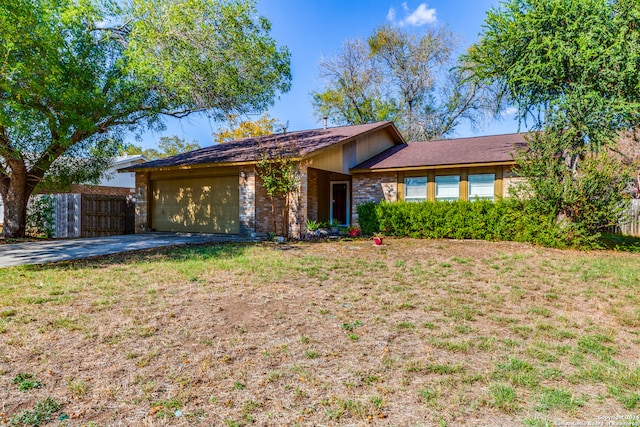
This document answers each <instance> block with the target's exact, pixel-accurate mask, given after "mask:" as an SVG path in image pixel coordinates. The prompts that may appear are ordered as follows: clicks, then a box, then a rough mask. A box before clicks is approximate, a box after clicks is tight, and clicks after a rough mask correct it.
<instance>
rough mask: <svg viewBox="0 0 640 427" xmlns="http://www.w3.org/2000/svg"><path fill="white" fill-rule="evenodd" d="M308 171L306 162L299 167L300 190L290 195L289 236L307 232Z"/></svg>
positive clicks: (298, 235)
mask: <svg viewBox="0 0 640 427" xmlns="http://www.w3.org/2000/svg"><path fill="white" fill-rule="evenodd" d="M308 171H309V168H308V166H307V165H306V164H301V165H300V166H299V168H298V173H299V177H300V180H299V182H298V191H296V192H294V193H292V194H290V195H289V201H290V206H289V236H291V237H295V238H300V237H301V236H302V235H303V234H304V233H305V232H306V222H307V210H308V209H307V202H308V188H309V180H308Z"/></svg>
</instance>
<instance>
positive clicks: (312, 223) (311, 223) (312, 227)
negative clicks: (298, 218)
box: [306, 219, 320, 231]
mask: <svg viewBox="0 0 640 427" xmlns="http://www.w3.org/2000/svg"><path fill="white" fill-rule="evenodd" d="M306 227H307V230H308V231H316V230H317V229H318V228H320V223H319V222H318V220H315V219H307V223H306Z"/></svg>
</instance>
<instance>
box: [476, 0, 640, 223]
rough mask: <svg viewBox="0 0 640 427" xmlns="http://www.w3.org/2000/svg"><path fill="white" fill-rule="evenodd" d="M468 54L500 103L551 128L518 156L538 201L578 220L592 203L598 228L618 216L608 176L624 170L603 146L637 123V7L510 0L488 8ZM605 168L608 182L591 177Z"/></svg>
mask: <svg viewBox="0 0 640 427" xmlns="http://www.w3.org/2000/svg"><path fill="white" fill-rule="evenodd" d="M464 60H465V62H466V64H467V67H468V69H469V70H471V72H472V73H473V75H474V78H476V79H477V80H479V81H484V82H490V83H491V84H494V85H496V86H497V87H498V88H499V94H500V97H501V105H502V106H503V107H504V106H508V105H514V106H516V107H517V109H518V115H519V118H520V120H521V123H524V124H525V126H527V127H528V128H529V129H533V130H543V131H544V134H540V135H537V136H536V137H535V138H534V140H533V141H532V144H531V149H530V150H529V152H528V153H523V156H522V157H521V158H520V159H519V162H520V164H521V170H522V171H523V172H524V174H525V175H529V177H530V178H531V179H530V180H529V183H530V184H531V185H532V186H533V190H534V192H535V198H536V201H541V202H542V205H543V206H546V209H548V210H549V211H550V212H552V213H553V212H555V213H557V214H558V215H559V216H562V217H568V218H570V219H574V220H578V219H579V218H580V215H581V212H584V211H585V209H592V208H594V207H595V208H594V209H599V210H601V212H600V214H599V215H596V216H597V217H598V218H600V219H599V220H598V221H596V222H600V225H603V224H604V223H606V221H603V220H602V218H606V217H607V215H601V214H603V213H606V212H602V210H603V209H604V210H609V212H610V215H609V216H608V218H609V219H611V217H612V216H613V217H615V209H612V208H613V207H615V206H619V201H620V194H619V192H618V193H617V194H616V193H612V192H611V191H610V187H611V182H615V181H617V182H620V181H621V180H622V181H623V180H624V176H618V177H616V176H615V175H616V173H617V172H619V171H620V170H621V169H620V168H618V167H615V166H612V165H611V164H610V163H609V161H610V160H611V159H607V160H606V161H605V160H604V159H603V158H602V157H601V156H602V155H603V154H602V153H601V151H602V150H603V149H604V148H607V149H608V148H609V147H612V146H613V145H614V144H615V143H616V141H617V140H618V139H619V138H620V134H621V132H624V131H629V130H631V129H633V128H634V127H637V126H638V124H640V3H638V1H637V0H617V1H616V0H574V1H565V0H509V1H506V2H504V3H502V4H501V5H500V7H499V8H494V9H492V10H491V11H489V12H488V14H487V19H486V21H485V24H484V30H483V33H482V37H481V39H480V41H479V42H478V43H477V44H476V45H474V46H472V47H471V48H470V49H469V51H468V53H467V55H466V57H465V58H464ZM598 159H599V161H597V162H596V161H595V160H598ZM597 163H599V164H602V165H603V167H602V168H600V169H598V168H597V167H596V164H597ZM581 164H583V165H584V167H581ZM603 173H608V174H609V175H610V177H609V182H607V180H606V179H600V178H598V179H595V180H594V179H592V178H594V177H595V175H598V174H600V175H599V176H602V174H603ZM585 181H588V182H590V183H591V184H590V185H589V186H584V185H583V183H584V182H585ZM596 181H597V182H598V183H599V184H598V186H595V184H594V182H596ZM615 186H616V187H617V188H620V187H621V186H620V185H617V184H615ZM577 193H581V194H582V195H581V197H577ZM604 198H606V199H607V200H604ZM593 226H594V227H597V226H598V224H597V223H596V224H593ZM589 227H590V228H593V227H592V226H591V225H590V226H589Z"/></svg>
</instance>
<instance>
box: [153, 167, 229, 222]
mask: <svg viewBox="0 0 640 427" xmlns="http://www.w3.org/2000/svg"><path fill="white" fill-rule="evenodd" d="M152 188H153V192H152V197H151V203H152V208H151V227H152V229H154V230H156V231H174V232H197V233H216V234H238V233H239V231H240V225H239V214H240V212H239V211H240V208H239V191H238V175H233V176H214V177H202V178H174V179H162V180H154V181H153V182H152Z"/></svg>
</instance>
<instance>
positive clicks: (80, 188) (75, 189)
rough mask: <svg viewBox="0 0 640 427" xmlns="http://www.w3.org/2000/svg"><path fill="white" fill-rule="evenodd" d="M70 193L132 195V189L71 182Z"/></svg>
mask: <svg viewBox="0 0 640 427" xmlns="http://www.w3.org/2000/svg"><path fill="white" fill-rule="evenodd" d="M69 193H71V194H99V195H101V196H132V195H133V193H134V190H133V189H131V188H126V187H107V186H102V185H77V184H71V186H70V189H69Z"/></svg>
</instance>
